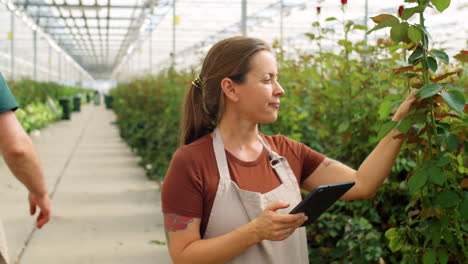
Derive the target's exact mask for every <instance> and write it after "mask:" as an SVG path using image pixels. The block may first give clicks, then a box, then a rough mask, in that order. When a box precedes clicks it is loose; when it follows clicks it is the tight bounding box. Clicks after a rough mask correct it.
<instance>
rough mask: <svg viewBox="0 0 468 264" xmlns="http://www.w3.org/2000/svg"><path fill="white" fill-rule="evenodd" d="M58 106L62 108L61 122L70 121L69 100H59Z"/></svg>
mask: <svg viewBox="0 0 468 264" xmlns="http://www.w3.org/2000/svg"><path fill="white" fill-rule="evenodd" d="M59 104H60V106H61V107H62V120H70V112H71V111H70V110H71V109H70V107H71V102H70V99H69V98H60V99H59Z"/></svg>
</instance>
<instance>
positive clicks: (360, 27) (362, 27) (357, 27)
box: [354, 25, 367, 30]
mask: <svg viewBox="0 0 468 264" xmlns="http://www.w3.org/2000/svg"><path fill="white" fill-rule="evenodd" d="M354 29H358V30H367V27H366V26H364V25H354Z"/></svg>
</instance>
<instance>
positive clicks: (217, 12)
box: [2, 0, 468, 79]
mask: <svg viewBox="0 0 468 264" xmlns="http://www.w3.org/2000/svg"><path fill="white" fill-rule="evenodd" d="M244 1H245V3H246V8H245V18H246V19H245V27H244V28H245V29H244V30H245V34H247V35H249V36H255V37H260V38H263V39H265V40H267V41H269V42H271V41H273V40H274V39H282V40H283V42H284V43H288V44H289V45H290V46H291V47H292V48H300V49H305V50H307V49H309V48H310V47H309V46H310V45H309V43H310V42H309V40H308V39H307V38H306V37H305V35H304V33H306V32H311V31H312V27H311V24H312V23H313V22H314V21H317V19H319V20H321V21H324V22H325V19H326V18H327V17H336V18H337V20H336V21H332V22H329V24H330V25H331V27H335V28H336V30H337V32H339V30H340V28H342V25H341V24H340V23H341V22H340V20H342V19H343V18H344V19H346V20H353V21H355V22H356V23H359V24H364V21H365V17H366V16H365V10H366V5H365V3H366V0H354V1H353V0H350V1H349V2H348V4H347V6H346V8H345V12H342V10H341V8H340V6H341V4H340V1H338V0H333V1H332V0H327V1H324V0H322V1H320V0H319V1H306V0H283V1H277V0H276V1H275V0H244ZM2 2H3V3H5V4H6V6H7V7H8V9H9V10H10V11H12V12H15V13H16V15H17V16H21V17H22V18H23V20H25V21H28V24H29V25H30V26H31V27H32V29H33V30H36V29H38V30H39V31H41V32H42V33H43V34H44V35H45V36H47V37H48V38H49V42H51V43H53V45H54V46H55V45H56V46H58V47H59V48H60V49H62V50H63V51H65V52H66V53H68V55H70V57H71V58H72V59H73V60H74V61H75V62H76V63H77V64H79V65H80V66H81V67H82V68H83V69H84V70H85V71H87V72H88V73H90V74H91V75H92V76H93V78H95V79H108V78H111V76H113V77H114V78H115V76H116V75H117V74H119V71H120V69H122V66H125V65H126V64H127V63H128V62H129V61H130V60H131V59H132V58H134V57H135V56H140V55H141V53H144V54H145V55H146V56H147V57H148V59H147V63H146V62H145V65H148V67H146V68H149V69H150V71H151V68H156V67H164V66H167V65H170V64H171V63H177V64H178V65H184V66H185V65H190V63H192V64H193V63H195V62H198V61H199V57H200V56H193V55H194V54H197V55H199V54H202V53H204V52H206V50H207V48H209V46H211V44H213V43H214V42H215V41H217V40H219V39H222V38H225V37H229V36H233V35H240V34H242V28H243V21H242V17H243V16H242V14H243V12H242V10H243V5H242V2H243V0H237V1H227V0H178V1H175V0H160V1H144V0H125V1H123V0H17V1H11V0H2ZM368 2H369V3H368V8H367V10H368V17H372V16H375V15H378V14H381V13H390V14H395V13H396V10H397V9H398V5H399V4H403V1H368ZM406 5H408V4H406ZM318 6H320V7H321V15H320V17H317V14H316V7H318ZM174 7H175V8H174ZM467 8H468V3H467V2H466V1H463V0H452V3H451V6H450V8H449V9H447V10H446V11H445V12H444V13H442V14H439V13H438V12H437V11H436V10H431V11H430V12H429V13H430V16H429V18H428V23H427V25H428V27H429V28H430V31H431V33H432V35H433V36H437V37H433V42H437V43H438V45H440V46H441V47H442V48H444V49H447V52H449V53H450V52H451V53H452V55H453V53H455V52H456V51H458V50H460V49H463V48H466V45H467V44H466V36H467V33H468V28H467V23H466V19H463V15H464V14H466V11H467ZM366 21H367V26H369V27H372V26H373V25H374V23H373V22H372V21H371V20H370V19H369V18H367V20H366ZM174 24H175V26H173V25H174ZM385 32H386V33H385ZM385 32H384V31H382V32H378V33H374V34H371V35H370V36H369V38H370V40H369V41H371V40H374V39H375V38H376V37H377V36H381V35H385V34H387V35H388V30H387V31H385ZM364 36H365V34H364V32H361V33H360V35H356V36H354V38H364ZM174 37H175V38H174ZM331 41H333V40H331ZM335 42H336V41H335ZM331 46H333V43H330V47H331ZM171 54H175V56H172V55H171ZM192 57H193V58H192Z"/></svg>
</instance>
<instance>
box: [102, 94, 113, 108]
mask: <svg viewBox="0 0 468 264" xmlns="http://www.w3.org/2000/svg"><path fill="white" fill-rule="evenodd" d="M113 101H114V97H112V95H107V94H106V95H104V103H105V105H106V108H107V109H112V102H113Z"/></svg>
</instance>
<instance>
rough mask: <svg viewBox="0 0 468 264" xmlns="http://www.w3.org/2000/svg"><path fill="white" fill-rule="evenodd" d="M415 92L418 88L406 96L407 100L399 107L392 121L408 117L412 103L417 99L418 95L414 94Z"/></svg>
mask: <svg viewBox="0 0 468 264" xmlns="http://www.w3.org/2000/svg"><path fill="white" fill-rule="evenodd" d="M415 92H416V90H414V91H412V92H411V93H410V94H409V95H408V97H406V100H405V101H404V102H403V103H402V104H401V105H400V106H399V107H398V109H397V111H396V112H395V114H394V115H393V118H392V121H395V122H398V121H400V120H402V119H403V118H405V117H406V115H407V114H408V112H409V110H410V106H411V104H412V103H413V102H414V100H416V97H415V96H414V93H415Z"/></svg>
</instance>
